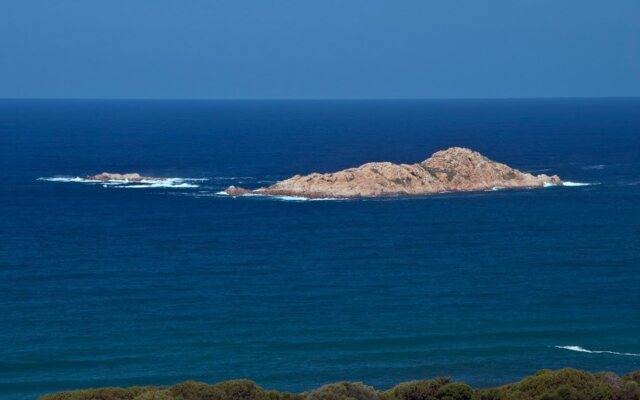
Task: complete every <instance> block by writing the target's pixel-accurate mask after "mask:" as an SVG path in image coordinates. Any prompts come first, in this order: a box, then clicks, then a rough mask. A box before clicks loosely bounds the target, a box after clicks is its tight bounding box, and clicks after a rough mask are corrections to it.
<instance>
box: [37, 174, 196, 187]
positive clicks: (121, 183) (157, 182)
mask: <svg viewBox="0 0 640 400" xmlns="http://www.w3.org/2000/svg"><path fill="white" fill-rule="evenodd" d="M37 180H39V181H47V182H64V183H83V184H87V185H101V186H102V187H114V188H121V189H156V188H170V189H193V188H197V187H200V185H199V184H197V183H195V182H201V181H206V180H207V179H203V178H162V179H143V180H140V181H130V180H127V179H111V180H108V181H101V180H97V179H86V178H81V177H79V176H75V177H70V176H54V177H50V178H38V179H37Z"/></svg>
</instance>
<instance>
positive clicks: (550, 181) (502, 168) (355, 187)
mask: <svg viewBox="0 0 640 400" xmlns="http://www.w3.org/2000/svg"><path fill="white" fill-rule="evenodd" d="M559 184H562V181H561V180H560V178H559V177H558V176H557V175H553V176H547V175H544V174H543V175H537V176H536V175H532V174H529V173H524V172H520V171H518V170H517V169H514V168H511V167H509V166H507V165H505V164H501V163H499V162H495V161H492V160H489V159H488V158H487V157H485V156H483V155H482V154H480V153H478V152H475V151H472V150H470V149H466V148H461V147H452V148H450V149H447V150H442V151H438V152H436V153H434V154H433V155H432V156H431V157H429V158H428V159H426V160H425V161H423V162H421V163H418V164H393V163H390V162H373V163H367V164H364V165H361V166H360V167H357V168H349V169H345V170H342V171H338V172H334V173H328V174H318V173H312V174H310V175H304V176H301V175H296V176H294V177H291V178H289V179H286V180H283V181H280V182H277V183H275V184H273V185H271V186H269V187H266V188H260V189H257V190H255V191H250V190H247V189H242V188H235V187H230V188H229V189H227V190H226V192H227V193H228V194H231V193H230V191H231V192H233V193H237V194H234V195H241V194H248V193H256V194H258V193H259V194H262V195H274V196H298V197H306V198H333V197H335V198H354V197H381V196H413V195H427V194H435V193H441V192H471V191H484V190H492V189H516V188H541V187H544V186H546V185H559Z"/></svg>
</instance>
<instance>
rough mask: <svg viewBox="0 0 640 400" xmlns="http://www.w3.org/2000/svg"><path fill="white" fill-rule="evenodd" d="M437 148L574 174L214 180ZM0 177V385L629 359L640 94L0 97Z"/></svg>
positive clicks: (288, 385) (322, 377)
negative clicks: (324, 183)
mask: <svg viewBox="0 0 640 400" xmlns="http://www.w3.org/2000/svg"><path fill="white" fill-rule="evenodd" d="M450 146H464V147H470V148H472V149H474V150H477V151H479V152H481V153H483V154H484V155H486V156H488V157H489V158H492V159H494V160H497V161H500V162H504V163H507V164H509V165H510V166H513V167H516V168H519V169H521V170H523V171H529V172H535V173H547V174H558V175H560V177H561V178H563V179H564V180H567V181H571V182H574V183H576V184H582V185H575V186H570V187H549V188H545V189H539V190H515V191H492V192H482V193H471V194H441V195H435V196H428V197H420V198H398V199H369V200H348V201H298V200H296V199H290V198H280V199H268V198H260V197H252V198H231V197H225V196H220V195H217V194H216V193H217V192H219V191H220V190H222V189H223V188H225V187H226V186H228V185H231V184H233V185H240V186H245V187H250V188H255V187H259V186H262V185H268V184H269V183H271V182H273V181H275V180H278V179H282V178H286V177H289V176H291V175H294V174H298V173H300V174H306V173H309V172H312V171H317V172H329V171H335V170H339V169H343V168H347V167H352V166H357V165H360V164H362V163H365V162H369V161H392V162H403V163H413V162H419V161H422V160H424V159H426V158H427V157H428V156H430V155H431V154H432V153H433V152H435V151H437V150H441V149H445V148H448V147H450ZM103 171H109V172H139V173H141V174H145V175H151V176H161V177H173V178H177V179H175V180H173V181H169V182H168V183H166V182H165V183H164V184H159V183H157V182H156V183H153V182H152V183H149V184H144V185H141V186H142V187H134V186H132V185H115V186H108V185H107V186H103V185H100V184H90V183H82V182H75V181H74V180H73V179H71V178H73V177H76V176H80V177H82V176H86V175H90V174H96V173H99V172H103ZM0 177H1V181H0V182H1V183H2V184H1V185H0V398H2V399H11V400H13V399H15V400H19V399H33V398H35V397H36V396H38V395H41V394H44V393H48V392H53V391H60V390H67V389H80V388H88V387H99V386H111V385H117V386H129V385H152V384H153V385H169V384H173V383H176V382H180V381H184V380H187V379H195V380H201V381H205V382H209V383H213V382H217V381H220V380H226V379H234V378H247V379H252V380H255V381H256V382H257V383H258V384H260V385H261V386H263V387H265V388H269V389H278V390H290V391H302V390H308V389H312V388H315V387H317V386H319V385H322V384H325V383H328V382H334V381H341V380H353V381H364V382H365V383H368V384H372V385H375V386H376V387H379V388H384V387H389V386H392V385H394V384H396V383H398V382H401V381H407V380H413V379H423V378H431V377H434V376H442V375H448V376H451V377H454V378H456V379H460V380H464V381H466V382H468V383H470V384H473V385H476V386H491V385H498V384H502V383H505V382H508V381H511V380H515V379H518V378H520V377H523V376H525V375H528V374H532V373H534V372H535V371H537V370H539V369H543V368H561V367H574V368H581V369H587V370H591V371H599V370H611V371H615V372H618V373H623V372H629V371H631V370H637V369H640V99H637V98H636V99H557V100H551V99H538V100H423V101H418V100H416V101H412V100H403V101H400V100H398V101H125V100H120V101H115V100H114V101H107V100H0ZM41 178H42V179H41ZM52 178H54V179H52Z"/></svg>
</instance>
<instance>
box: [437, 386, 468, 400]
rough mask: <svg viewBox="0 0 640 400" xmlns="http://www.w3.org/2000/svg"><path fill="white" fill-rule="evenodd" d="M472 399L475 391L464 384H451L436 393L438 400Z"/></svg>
mask: <svg viewBox="0 0 640 400" xmlns="http://www.w3.org/2000/svg"><path fill="white" fill-rule="evenodd" d="M472 397H473V389H471V387H470V386H469V385H466V384H464V383H449V384H448V385H444V386H443V387H441V388H440V389H438V392H437V393H436V399H438V400H471V398H472Z"/></svg>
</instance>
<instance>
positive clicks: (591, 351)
mask: <svg viewBox="0 0 640 400" xmlns="http://www.w3.org/2000/svg"><path fill="white" fill-rule="evenodd" d="M553 347H555V348H558V349H564V350H570V351H577V352H579V353H590V354H615V355H619V356H631V357H640V354H638V353H624V352H619V351H610V350H589V349H585V348H584V347H581V346H575V345H571V346H553Z"/></svg>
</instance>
